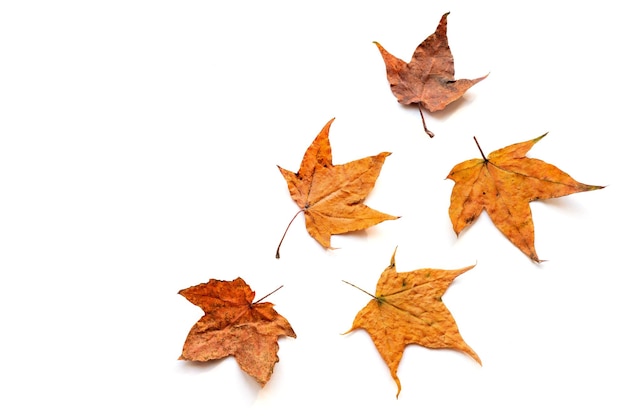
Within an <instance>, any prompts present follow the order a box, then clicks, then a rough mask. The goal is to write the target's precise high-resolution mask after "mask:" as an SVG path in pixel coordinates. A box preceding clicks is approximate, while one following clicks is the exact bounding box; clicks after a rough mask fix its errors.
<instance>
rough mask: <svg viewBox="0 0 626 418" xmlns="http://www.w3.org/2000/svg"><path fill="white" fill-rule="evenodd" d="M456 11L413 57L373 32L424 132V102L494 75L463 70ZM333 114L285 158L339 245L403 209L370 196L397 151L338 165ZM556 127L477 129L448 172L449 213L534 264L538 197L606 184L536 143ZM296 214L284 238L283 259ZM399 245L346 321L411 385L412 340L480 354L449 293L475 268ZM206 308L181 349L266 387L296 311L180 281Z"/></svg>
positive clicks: (309, 213)
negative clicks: (453, 36)
mask: <svg viewBox="0 0 626 418" xmlns="http://www.w3.org/2000/svg"><path fill="white" fill-rule="evenodd" d="M447 17H448V13H446V14H444V15H443V16H442V17H441V20H440V21H439V24H438V26H437V29H436V31H435V32H434V33H433V34H432V35H430V36H429V37H428V38H426V39H425V40H424V41H423V42H422V43H421V44H419V45H418V47H417V48H416V49H415V51H414V53H413V56H412V58H411V60H410V61H409V62H408V63H407V62H405V61H402V60H401V59H399V58H396V57H395V56H393V55H391V54H390V53H389V52H387V50H386V49H385V48H383V47H382V46H381V45H380V44H379V43H377V42H375V45H376V47H377V48H378V50H379V52H380V54H381V56H382V59H383V62H384V64H385V67H386V75H387V80H388V82H389V86H390V89H391V91H392V93H393V95H395V97H396V98H397V100H398V102H399V103H401V104H403V105H407V106H408V105H416V106H417V108H418V110H419V113H420V116H421V120H422V124H423V128H424V131H425V132H426V133H427V134H428V135H429V136H430V137H433V136H434V134H433V133H432V132H431V131H429V130H428V128H427V127H426V122H425V119H424V113H423V110H426V111H427V112H435V111H439V110H441V109H444V108H445V107H446V106H447V105H449V104H450V103H452V102H454V101H455V100H457V99H459V98H460V97H461V96H462V95H463V94H464V93H465V92H466V91H467V90H468V89H469V88H471V87H472V86H474V85H476V84H477V83H478V82H480V81H482V80H484V79H485V78H486V77H487V76H486V75H485V76H482V77H479V78H474V79H458V80H457V79H455V78H454V59H453V57H452V53H451V51H450V48H449V45H448V38H447V33H446V31H447ZM333 121H334V119H331V120H330V121H328V122H327V123H326V124H325V125H324V127H323V128H322V130H321V131H320V133H319V134H318V135H317V137H316V138H315V139H314V141H313V142H312V143H311V145H310V146H309V147H308V149H307V150H306V151H305V153H304V156H303V158H302V160H301V163H300V167H299V169H298V170H297V171H290V170H288V169H285V168H283V167H282V166H278V169H279V172H280V173H281V174H282V176H283V178H284V180H285V181H286V184H287V189H288V191H289V194H290V196H291V198H292V199H293V201H294V202H295V204H296V205H297V207H298V211H297V212H296V214H295V215H294V218H293V219H295V218H296V217H297V216H298V215H299V214H303V216H304V220H305V225H306V230H307V232H308V233H309V235H310V236H311V237H312V238H313V239H314V240H315V241H316V242H318V243H319V244H320V245H321V246H322V247H323V248H325V249H332V248H333V247H332V245H331V237H332V236H333V235H338V234H344V233H347V232H351V231H358V230H364V229H367V228H370V227H372V226H374V225H377V224H379V223H381V222H384V221H391V220H397V219H398V218H399V217H398V216H395V215H389V214H386V213H383V212H381V211H378V210H376V209H373V208H371V207H369V206H368V205H366V204H365V200H366V198H367V196H368V194H369V193H370V192H371V191H372V190H373V188H374V186H375V183H376V180H377V179H378V176H379V174H380V173H381V170H382V168H383V165H384V163H385V161H386V159H387V157H389V156H390V155H391V153H390V152H389V151H382V152H380V153H378V154H377V155H374V156H369V157H363V158H360V159H356V160H353V161H350V162H347V163H344V164H335V163H334V162H333V158H332V151H331V145H330V128H331V125H332V123H333ZM545 135H546V134H543V135H541V136H539V137H537V138H535V139H531V140H527V141H522V142H519V143H514V144H512V145H507V146H504V147H503V148H501V149H498V150H496V151H493V152H491V153H490V154H488V155H487V156H485V154H484V153H483V151H482V149H481V148H480V144H479V143H478V140H477V139H476V138H474V141H475V143H476V146H477V148H478V152H479V154H480V156H481V157H480V158H472V159H468V160H466V161H463V162H460V163H458V164H457V165H456V166H454V167H453V168H452V169H451V170H450V172H449V174H448V176H447V179H449V180H452V181H453V182H454V186H453V189H452V193H451V196H450V205H449V210H448V215H449V218H450V221H451V225H452V229H453V230H454V232H455V233H456V234H457V235H458V234H460V233H461V232H462V231H463V230H465V229H466V228H468V227H469V226H470V225H471V224H472V223H474V222H475V221H476V220H477V219H478V218H479V216H480V215H481V214H482V212H483V211H484V212H486V213H487V215H488V216H489V218H490V219H491V221H492V222H493V224H494V226H495V227H496V228H497V229H498V230H500V231H501V233H502V234H503V235H504V236H505V237H506V238H507V239H508V240H509V241H510V242H511V243H512V244H513V245H514V246H516V247H517V248H518V249H519V250H520V251H521V252H522V253H524V254H525V255H526V256H527V257H528V258H529V259H530V260H532V261H533V262H535V263H540V262H541V259H540V258H539V256H538V255H537V252H536V250H535V231H534V223H533V218H532V213H531V209H530V202H532V201H534V200H540V199H551V198H557V197H562V196H567V195H569V194H572V193H578V192H584V191H591V190H597V189H601V188H602V186H592V185H587V184H583V183H580V182H578V181H576V180H574V179H573V178H572V177H571V176H570V175H568V174H567V173H565V172H564V171H562V170H561V169H559V168H557V167H556V166H554V165H552V164H549V163H546V162H544V161H542V160H539V159H535V158H529V157H527V156H526V154H527V153H528V152H529V151H530V149H531V148H532V147H533V146H534V145H535V144H536V143H538V142H539V141H540V140H541V139H542V138H544V137H545ZM293 219H292V220H291V222H289V224H288V226H287V229H286V230H285V233H284V234H283V235H282V238H281V239H280V243H279V245H278V248H277V251H276V258H280V251H279V249H280V247H281V244H282V243H283V240H284V238H285V235H286V233H287V230H288V229H289V226H290V225H291V223H292V222H293ZM395 255H396V253H395V251H394V253H393V255H392V257H391V262H390V265H389V266H388V267H387V268H386V269H385V270H384V271H383V273H382V274H381V276H380V278H379V280H378V284H377V286H376V291H375V293H374V294H371V293H369V292H367V291H365V290H362V289H361V288H359V287H358V286H357V285H356V284H353V283H348V282H346V283H348V284H350V285H351V286H354V287H356V288H358V289H360V290H362V291H363V292H365V293H367V294H368V295H370V296H371V298H372V299H371V301H369V303H368V304H367V305H366V306H365V307H364V308H363V309H361V310H360V311H359V312H358V313H357V315H356V317H355V318H354V321H353V324H352V327H351V328H350V329H349V331H348V332H352V331H354V330H357V329H363V330H365V331H366V332H367V333H368V334H369V335H370V336H371V339H372V341H373V343H374V345H375V346H376V348H377V350H378V352H379V353H380V355H381V357H382V359H383V361H384V362H385V363H386V364H387V366H388V367H389V371H390V373H391V376H392V378H393V380H394V381H395V382H396V385H397V393H396V396H397V395H399V393H400V390H401V384H400V379H399V377H398V375H397V371H398V366H399V364H400V361H401V359H402V356H403V352H404V349H405V347H406V346H407V345H409V344H418V345H421V346H424V347H427V348H449V349H454V350H458V351H460V352H463V353H465V354H467V355H468V356H469V357H471V358H472V359H474V360H475V361H476V362H478V363H479V364H481V360H480V358H479V357H478V355H477V354H476V353H475V352H474V350H473V349H472V348H470V346H469V345H468V344H467V343H466V342H465V341H464V340H463V338H462V337H461V334H460V332H459V329H458V327H457V324H456V322H455V320H454V318H453V316H452V313H451V312H450V311H449V310H448V309H447V307H446V306H445V304H444V303H443V300H442V297H443V295H444V293H445V292H446V290H447V289H448V287H449V286H450V284H451V283H452V281H453V280H454V279H455V278H456V277H458V276H459V275H461V274H463V273H466V272H468V271H470V270H472V269H473V268H474V266H468V267H464V268H459V269H455V270H443V269H432V268H426V269H419V270H413V271H409V272H398V271H396V264H395ZM180 294H181V295H182V296H184V297H185V298H187V299H188V300H189V301H190V302H191V303H193V304H195V305H197V306H198V307H200V308H201V309H202V310H203V312H204V315H203V316H202V317H201V318H200V319H199V320H198V321H197V323H196V324H195V325H193V327H192V328H191V330H190V332H189V335H188V336H187V339H186V341H185V343H184V346H183V352H182V354H181V356H180V358H181V359H184V360H192V361H209V360H214V359H219V358H223V357H226V356H233V357H235V359H236V361H237V362H238V363H239V365H240V366H241V368H242V370H244V371H245V372H246V373H248V374H249V375H250V376H252V377H253V378H254V379H255V380H256V381H258V382H259V383H260V384H261V385H262V386H263V385H265V384H266V383H267V382H268V380H269V379H270V377H271V375H272V372H273V369H274V366H275V364H276V363H277V362H278V355H277V352H278V339H279V337H283V336H288V337H293V338H295V337H296V334H295V332H294V330H293V328H292V327H291V325H290V324H289V322H288V321H287V320H286V319H285V318H284V317H283V316H281V315H280V314H278V312H276V311H275V310H274V308H273V305H272V304H271V303H269V302H261V300H263V299H264V298H262V299H261V300H258V301H256V302H253V300H254V295H255V294H254V292H253V291H252V290H251V288H250V287H249V286H248V284H247V283H246V282H245V281H244V280H243V279H241V278H237V279H235V280H233V281H221V280H216V279H211V280H210V281H209V282H207V283H204V284H200V285H196V286H192V287H190V288H188V289H184V290H181V291H180Z"/></svg>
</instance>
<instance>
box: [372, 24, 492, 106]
mask: <svg viewBox="0 0 626 418" xmlns="http://www.w3.org/2000/svg"><path fill="white" fill-rule="evenodd" d="M447 26H448V13H446V14H444V15H443V16H442V17H441V20H440V21H439V25H438V26H437V30H436V31H435V33H433V34H432V35H430V36H429V37H428V38H426V39H425V40H424V42H422V43H421V44H420V45H419V46H418V47H417V49H415V52H414V53H413V57H412V58H411V61H410V62H409V63H408V64H407V63H406V62H404V61H402V60H401V59H399V58H396V57H395V56H393V55H391V54H390V53H389V52H387V51H386V50H385V49H384V48H383V47H382V46H381V45H380V44H379V43H378V42H374V43H375V44H376V46H377V47H378V49H379V51H380V53H381V54H382V57H383V60H384V61H385V66H386V67H387V79H388V80H389V84H390V86H391V91H392V92H393V94H394V95H395V96H396V98H397V99H398V102H400V103H402V104H405V105H408V104H411V103H416V104H419V105H420V106H423V107H424V108H425V109H426V110H428V111H430V112H434V111H437V110H441V109H443V108H445V107H446V106H447V105H448V104H450V103H452V102H453V101H455V100H457V99H458V98H460V97H461V96H463V94H465V92H466V91H467V90H468V89H469V88H470V87H472V86H473V85H474V84H476V83H478V82H479V81H481V80H483V79H484V78H485V77H487V76H486V75H485V76H483V77H480V78H475V79H473V80H467V79H461V80H455V79H454V58H453V57H452V52H451V51H450V47H449V45H448V36H447Z"/></svg>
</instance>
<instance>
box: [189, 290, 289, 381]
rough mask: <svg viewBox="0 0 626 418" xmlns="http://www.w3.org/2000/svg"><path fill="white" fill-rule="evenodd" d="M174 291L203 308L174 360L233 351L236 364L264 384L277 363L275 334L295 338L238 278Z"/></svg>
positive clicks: (286, 324)
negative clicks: (201, 314) (255, 300)
mask: <svg viewBox="0 0 626 418" xmlns="http://www.w3.org/2000/svg"><path fill="white" fill-rule="evenodd" d="M178 293H179V294H181V295H183V296H184V297H186V298H187V300H189V302H191V303H193V304H194V305H197V306H199V307H200V308H202V310H203V311H204V316H203V317H202V318H200V320H199V321H198V322H196V324H195V325H194V326H193V327H192V328H191V330H190V331H189V335H188V336H187V339H186V341H185V345H184V346H183V353H182V354H181V356H180V360H193V361H209V360H215V359H220V358H224V357H227V356H234V357H235V359H236V360H237V363H239V366H240V367H241V369H242V370H243V371H244V372H246V373H248V374H249V375H250V376H252V377H253V378H255V379H256V381H257V382H259V383H260V384H261V386H264V385H265V384H266V383H267V381H268V380H269V379H270V377H271V376H272V372H273V370H274V365H275V364H276V363H277V362H278V354H277V353H278V337H280V336H284V335H286V336H288V337H294V338H295V337H296V334H295V332H294V331H293V329H292V328H291V325H289V322H287V320H286V319H285V318H284V317H282V316H281V315H279V314H278V312H276V311H275V310H274V308H273V306H274V305H273V304H271V303H269V302H263V303H260V302H261V300H263V299H265V298H262V299H260V300H258V301H257V302H254V303H252V300H253V299H254V292H253V291H252V290H251V289H250V287H249V286H248V285H247V284H246V282H245V281H244V280H243V279H241V278H237V279H235V280H233V281H222V280H216V279H211V280H210V281H209V282H208V283H203V284H199V285H197V286H192V287H189V288H187V289H184V290H181V291H180V292H178ZM272 293H273V292H272ZM268 296H269V295H268ZM266 297H267V296H266Z"/></svg>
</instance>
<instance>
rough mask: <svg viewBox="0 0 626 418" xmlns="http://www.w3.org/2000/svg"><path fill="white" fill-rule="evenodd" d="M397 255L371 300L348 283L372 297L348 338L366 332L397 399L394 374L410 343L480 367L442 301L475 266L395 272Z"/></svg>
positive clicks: (395, 375) (474, 354)
mask: <svg viewBox="0 0 626 418" xmlns="http://www.w3.org/2000/svg"><path fill="white" fill-rule="evenodd" d="M395 256H396V252H395V251H394V253H393V255H392V256H391V263H390V265H389V267H387V268H386V269H385V270H384V271H383V273H382V274H381V276H380V279H378V284H377V285H376V295H375V296H374V295H372V294H370V293H368V292H365V291H364V290H363V289H360V288H358V287H357V286H354V285H353V284H352V283H348V282H346V283H348V284H350V285H351V286H354V287H357V289H359V290H362V291H364V292H365V293H367V294H368V295H370V296H371V297H372V298H373V300H371V301H370V302H369V303H368V304H367V305H366V306H365V307H364V308H363V309H361V311H360V312H359V313H358V314H357V316H356V317H355V318H354V322H353V324H352V328H351V329H350V330H349V331H348V332H346V334H347V333H349V332H352V331H354V330H355V329H358V328H362V329H364V330H365V331H367V333H368V334H369V335H370V337H371V338H372V341H373V342H374V345H375V346H376V349H377V350H378V352H379V353H380V355H381V356H382V358H383V360H384V361H385V363H386V364H387V366H388V367H389V371H390V372H391V376H392V377H393V380H395V382H396V384H397V385H398V392H397V394H396V397H398V395H400V390H401V388H402V387H401V385H400V379H399V378H398V375H397V372H398V366H399V364H400V360H401V359H402V354H403V353H404V348H405V347H406V346H407V345H408V344H418V345H421V346H424V347H427V348H452V349H455V350H459V351H462V352H464V353H466V354H467V355H469V356H470V357H472V358H473V359H474V360H476V361H477V362H478V363H479V364H482V363H481V361H480V358H478V355H477V354H476V353H475V352H474V350H472V349H471V348H470V347H469V346H468V345H467V344H466V343H465V341H464V340H463V338H462V337H461V334H460V333H459V329H458V327H457V325H456V322H455V321H454V318H453V317H452V314H451V313H450V311H448V308H446V306H445V305H444V303H443V301H442V300H441V297H442V296H443V294H444V293H445V291H446V290H447V289H448V286H450V283H452V281H453V280H454V279H455V278H456V277H457V276H459V275H461V274H463V273H465V272H466V271H468V270H471V269H472V268H474V266H469V267H465V268H462V269H458V270H437V269H420V270H414V271H409V272H405V273H398V272H397V271H396V261H395Z"/></svg>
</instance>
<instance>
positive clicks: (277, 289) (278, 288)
mask: <svg viewBox="0 0 626 418" xmlns="http://www.w3.org/2000/svg"><path fill="white" fill-rule="evenodd" d="M282 287H283V285H282V284H281V285H280V286H278V287H277V288H276V289H274V290H272V291H271V292H269V293H268V294H267V295H265V296H263V297H262V298H261V299H259V300H257V301H256V302H254V303H259V302H261V301H262V300H263V299H265V298H266V297H268V296H270V295H272V294H273V293H276V292H278V291H279V290H280V288H282Z"/></svg>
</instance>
